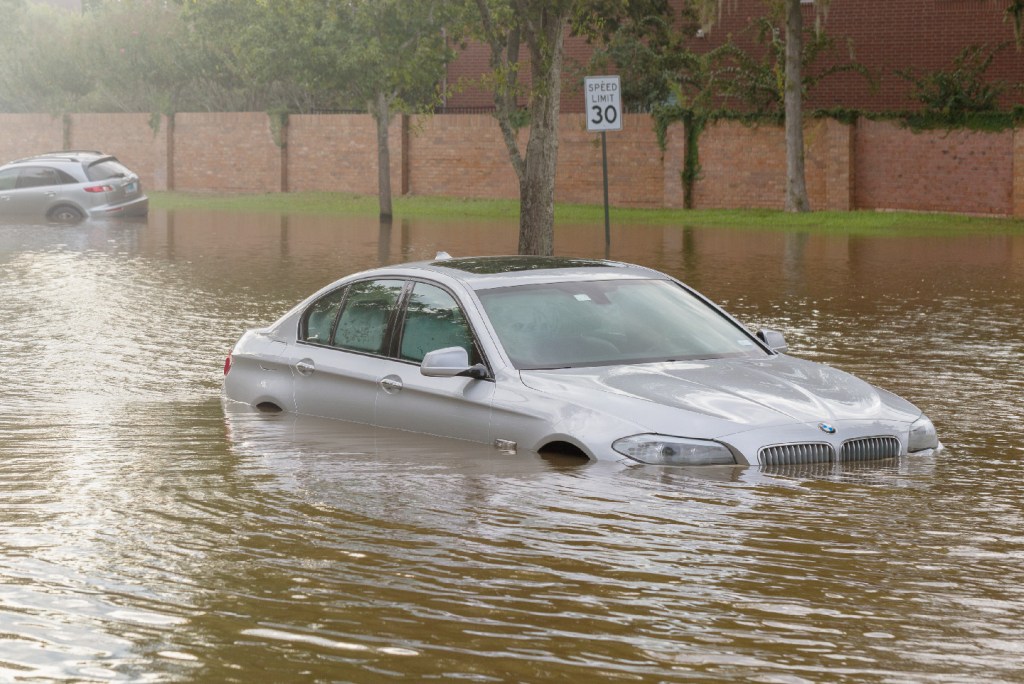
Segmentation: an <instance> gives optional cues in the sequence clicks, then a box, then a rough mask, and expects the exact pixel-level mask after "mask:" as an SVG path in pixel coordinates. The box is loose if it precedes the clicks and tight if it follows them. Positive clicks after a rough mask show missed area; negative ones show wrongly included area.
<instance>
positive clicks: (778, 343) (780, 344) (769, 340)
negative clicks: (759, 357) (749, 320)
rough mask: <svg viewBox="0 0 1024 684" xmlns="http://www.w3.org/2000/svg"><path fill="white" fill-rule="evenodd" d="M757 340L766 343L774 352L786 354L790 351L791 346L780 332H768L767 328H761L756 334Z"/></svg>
mask: <svg viewBox="0 0 1024 684" xmlns="http://www.w3.org/2000/svg"><path fill="white" fill-rule="evenodd" d="M755 334H756V335H757V339H759V340H761V341H762V342H764V343H765V346H767V347H768V348H769V349H771V350H772V351H773V352H778V353H780V354H785V353H786V352H788V351H789V345H788V344H786V338H785V337H784V336H783V335H782V333H780V332H779V331H778V330H768V329H767V328H761V329H760V330H758V331H757V333H755Z"/></svg>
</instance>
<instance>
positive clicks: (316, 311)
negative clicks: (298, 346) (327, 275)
mask: <svg viewBox="0 0 1024 684" xmlns="http://www.w3.org/2000/svg"><path fill="white" fill-rule="evenodd" d="M346 292H348V288H345V287H341V288H338V289H337V290H333V291H332V292H328V293H327V294H325V295H324V296H323V297H320V299H318V300H316V301H315V302H313V304H312V306H310V307H309V308H308V309H306V312H305V313H304V314H303V316H302V323H301V324H300V326H299V339H300V340H302V341H303V342H312V343H313V344H330V342H331V332H333V330H334V321H335V319H337V318H338V311H339V310H340V309H341V302H342V301H343V300H344V299H345V293H346Z"/></svg>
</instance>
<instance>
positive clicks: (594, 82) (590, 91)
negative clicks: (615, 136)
mask: <svg viewBox="0 0 1024 684" xmlns="http://www.w3.org/2000/svg"><path fill="white" fill-rule="evenodd" d="M583 95H584V97H585V98H586V103H587V105H586V106H587V130H588V131H621V130H622V89H621V88H620V87H619V77H618V76H587V77H586V78H584V79H583Z"/></svg>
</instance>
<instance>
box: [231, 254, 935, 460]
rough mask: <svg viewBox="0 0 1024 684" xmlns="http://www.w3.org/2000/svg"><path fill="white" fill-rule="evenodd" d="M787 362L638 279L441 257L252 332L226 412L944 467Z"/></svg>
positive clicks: (704, 454)
mask: <svg viewBox="0 0 1024 684" xmlns="http://www.w3.org/2000/svg"><path fill="white" fill-rule="evenodd" d="M371 314H373V315H371ZM784 351H785V346H784V340H783V339H782V336H781V335H780V334H779V333H776V332H773V331H759V332H758V333H757V334H753V333H751V332H750V331H748V330H747V329H746V328H744V327H743V326H742V325H741V324H740V323H738V322H737V321H736V320H735V319H733V318H732V317H730V316H729V315H728V314H727V313H725V312H724V311H723V310H722V309H721V308H719V307H717V306H716V305H715V304H713V303H712V302H710V301H709V300H707V299H706V298H704V297H703V296H701V295H700V294H698V293H696V292H695V291H693V290H692V289H690V288H688V287H687V286H685V285H684V284H683V283H681V282H679V281H677V280H675V279H673V278H671V277H670V276H667V275H665V274H663V273H660V272H657V271H653V270H650V269H647V268H643V267H639V266H634V265H630V264H624V263H619V262H612V261H603V260H585V259H565V258H553V257H550V258H536V257H477V258H461V259H451V258H441V259H437V260H434V261H431V262H418V263H411V264H403V265H398V266H393V267H385V268H380V269H374V270H371V271H366V272H363V273H359V274H354V275H351V276H349V277H347V278H343V279H341V280H339V281H336V282H335V283H332V284H331V285H329V286H327V287H325V288H323V289H322V290H320V291H319V292H317V293H315V294H314V295H312V296H311V297H309V298H308V299H306V300H305V301H304V302H302V303H300V304H299V305H298V306H296V307H295V308H294V309H292V310H291V311H290V312H288V313H287V314H285V315H284V316H283V317H282V318H280V319H279V320H278V321H277V322H275V323H274V324H272V325H271V326H269V327H267V328H262V329H258V330H251V331H248V332H246V333H245V335H243V337H242V338H241V339H240V340H239V342H238V343H237V344H236V345H235V347H234V349H233V350H232V352H231V354H230V356H229V358H228V360H227V362H226V365H225V381H224V396H225V399H226V400H227V401H229V402H231V401H233V402H242V403H245V404H248V405H250V406H253V407H257V408H259V409H261V410H267V411H280V410H283V411H292V412H296V413H299V414H305V415H313V416H320V417H326V418H335V419H340V420H346V421H352V422H359V423H368V424H372V425H378V426H382V427H388V428H398V429H402V430H408V431H412V432H420V433H426V434H433V435H440V436H444V437H453V438H457V439H464V440H470V441H474V442H481V443H488V444H493V445H494V446H495V447H496V448H498V449H500V450H503V451H508V452H514V451H516V450H523V449H525V450H531V451H558V452H564V453H574V454H579V455H582V456H585V457H587V458H589V459H596V460H616V461H625V462H638V463H646V464H654V465H772V466H774V465H796V464H807V463H823V462H839V461H863V460H873V459H882V458H895V457H899V456H905V455H907V454H910V453H917V454H931V453H934V452H936V451H938V450H939V449H941V444H940V443H939V441H938V438H937V436H936V433H935V429H934V426H933V425H932V424H931V422H930V421H929V420H928V419H927V417H925V416H924V415H923V414H922V412H921V411H920V410H919V409H918V408H916V407H915V406H914V405H913V404H911V403H910V402H907V401H905V400H903V399H901V398H899V397H897V396H895V395H893V394H891V393H889V392H887V391H885V390H882V389H879V388H876V387H873V386H872V385H870V384H868V383H867V382H864V381H862V380H860V379H857V378H855V377H854V376H852V375H849V374H847V373H844V372H842V371H839V370H836V369H833V368H831V367H828V366H825V365H822V364H817V363H813V362H809V361H805V360H801V359H797V358H794V357H791V356H788V355H787V354H785V353H782V352H784Z"/></svg>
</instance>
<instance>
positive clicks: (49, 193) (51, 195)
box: [45, 192, 57, 197]
mask: <svg viewBox="0 0 1024 684" xmlns="http://www.w3.org/2000/svg"><path fill="white" fill-rule="evenodd" d="M45 194H46V196H47V197H56V196H57V193H55V192H47V193H45Z"/></svg>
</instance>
